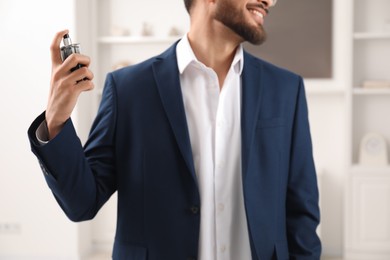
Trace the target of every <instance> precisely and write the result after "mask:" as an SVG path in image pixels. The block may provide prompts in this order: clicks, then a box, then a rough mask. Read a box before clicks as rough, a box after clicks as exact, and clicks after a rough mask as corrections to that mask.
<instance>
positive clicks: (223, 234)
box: [214, 86, 229, 260]
mask: <svg viewBox="0 0 390 260" xmlns="http://www.w3.org/2000/svg"><path fill="white" fill-rule="evenodd" d="M226 88H227V86H224V87H223V88H222V90H221V92H220V95H219V101H218V107H217V111H216V121H215V161H214V165H215V166H214V176H215V179H214V189H215V218H216V240H217V241H216V247H217V248H216V255H217V259H218V260H224V259H229V256H228V249H229V244H228V230H227V229H226V228H227V226H228V223H226V222H227V221H228V219H229V217H228V216H226V214H227V207H229V205H228V201H227V200H226V197H225V194H224V183H225V178H226V171H227V169H226V159H227V158H228V157H227V154H226V151H227V149H228V142H229V140H228V138H227V137H228V131H229V125H228V118H227V117H226V116H228V115H226V113H225V105H227V104H225V96H226V91H228V89H226Z"/></svg>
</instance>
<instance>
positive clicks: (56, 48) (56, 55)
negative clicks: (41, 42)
mask: <svg viewBox="0 0 390 260" xmlns="http://www.w3.org/2000/svg"><path fill="white" fill-rule="evenodd" d="M67 33H69V30H63V31H60V32H58V33H57V34H56V36H55V37H54V39H53V41H52V43H51V46H50V52H51V62H52V64H53V65H58V64H61V63H62V60H61V52H60V44H61V40H62V38H63V37H64V35H65V34H67Z"/></svg>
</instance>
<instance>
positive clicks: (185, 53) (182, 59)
mask: <svg viewBox="0 0 390 260" xmlns="http://www.w3.org/2000/svg"><path fill="white" fill-rule="evenodd" d="M176 56H177V64H178V67H179V72H180V74H183V72H184V70H185V69H186V68H187V67H188V66H189V65H190V64H191V63H193V62H195V63H200V62H199V61H198V59H197V58H196V56H195V54H194V51H193V50H192V48H191V45H190V42H189V41H188V34H186V35H185V36H184V37H183V38H182V39H181V40H180V41H179V43H178V44H177V47H176ZM231 67H233V68H234V72H236V73H237V74H239V75H241V73H242V70H243V67H244V50H243V48H242V45H241V44H240V45H239V46H238V48H237V50H236V54H235V55H234V58H233V62H232V65H231Z"/></svg>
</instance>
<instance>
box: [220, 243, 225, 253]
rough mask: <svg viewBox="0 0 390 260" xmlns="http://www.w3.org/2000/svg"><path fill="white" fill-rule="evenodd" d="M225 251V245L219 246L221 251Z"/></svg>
mask: <svg viewBox="0 0 390 260" xmlns="http://www.w3.org/2000/svg"><path fill="white" fill-rule="evenodd" d="M225 251H226V246H225V245H223V246H221V252H222V253H223V252H225Z"/></svg>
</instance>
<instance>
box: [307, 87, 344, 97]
mask: <svg viewBox="0 0 390 260" xmlns="http://www.w3.org/2000/svg"><path fill="white" fill-rule="evenodd" d="M306 93H307V94H308V95H344V94H345V93H346V91H345V90H344V89H342V88H336V87H318V88H316V87H307V88H306Z"/></svg>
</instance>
